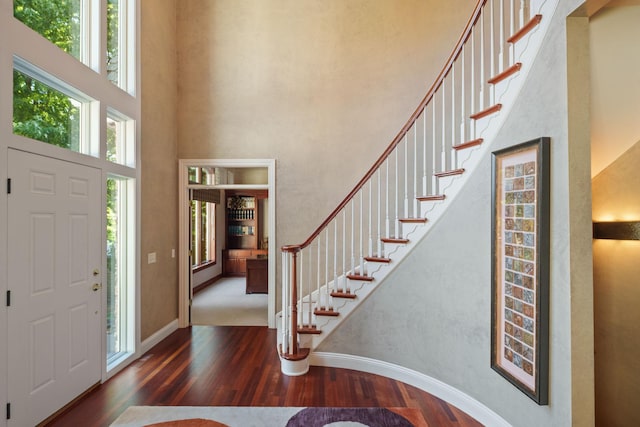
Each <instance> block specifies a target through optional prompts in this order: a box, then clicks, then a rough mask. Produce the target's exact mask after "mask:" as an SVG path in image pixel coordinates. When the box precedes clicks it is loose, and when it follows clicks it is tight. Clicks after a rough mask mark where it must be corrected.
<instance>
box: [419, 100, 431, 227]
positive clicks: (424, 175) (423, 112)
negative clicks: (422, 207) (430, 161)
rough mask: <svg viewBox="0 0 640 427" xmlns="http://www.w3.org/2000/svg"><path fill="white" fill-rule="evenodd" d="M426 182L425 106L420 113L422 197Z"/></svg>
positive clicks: (425, 193) (426, 190) (424, 193)
mask: <svg viewBox="0 0 640 427" xmlns="http://www.w3.org/2000/svg"><path fill="white" fill-rule="evenodd" d="M427 182H428V180H427V107H426V106H425V107H424V110H423V111H422V196H426V195H427V194H429V189H428V188H427ZM420 215H422V212H420Z"/></svg>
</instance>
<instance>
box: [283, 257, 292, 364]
mask: <svg viewBox="0 0 640 427" xmlns="http://www.w3.org/2000/svg"><path fill="white" fill-rule="evenodd" d="M288 257H289V253H288V252H282V283H283V286H282V353H284V354H288V353H289V306H290V304H289V287H290V286H291V283H290V282H289V263H288Z"/></svg>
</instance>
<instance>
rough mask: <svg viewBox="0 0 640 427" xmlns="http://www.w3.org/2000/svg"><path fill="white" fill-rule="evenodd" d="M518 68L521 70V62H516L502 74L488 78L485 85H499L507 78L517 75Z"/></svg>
mask: <svg viewBox="0 0 640 427" xmlns="http://www.w3.org/2000/svg"><path fill="white" fill-rule="evenodd" d="M520 68H522V62H516V63H515V64H513V65H512V66H511V67H509V68H507V69H506V70H504V71H503V72H501V73H499V74H496V75H495V76H493V77H492V78H490V79H489V80H488V81H487V83H489V84H490V85H495V84H497V83H500V82H501V81H503V80H504V79H506V78H507V77H509V76H511V75H513V74H515V73H517V72H518V71H520Z"/></svg>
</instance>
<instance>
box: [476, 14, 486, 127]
mask: <svg viewBox="0 0 640 427" xmlns="http://www.w3.org/2000/svg"><path fill="white" fill-rule="evenodd" d="M484 9H486V4H485V6H483V7H482V11H483V13H482V16H480V51H479V52H480V78H479V80H478V84H479V85H480V92H479V96H478V110H473V111H474V112H478V111H482V110H484V87H485V84H484V82H485V80H486V79H485V63H484V56H485V49H484V46H485V42H484V40H485V33H484V31H485V30H484V19H485V16H486V13H484ZM474 122H475V120H474ZM473 126H474V131H473V133H474V137H475V138H477V132H476V130H475V126H476V124H475V123H474V124H473Z"/></svg>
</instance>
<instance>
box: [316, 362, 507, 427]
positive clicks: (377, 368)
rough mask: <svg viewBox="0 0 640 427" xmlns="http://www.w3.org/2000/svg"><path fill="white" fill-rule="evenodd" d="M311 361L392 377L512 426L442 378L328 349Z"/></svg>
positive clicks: (490, 421)
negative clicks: (329, 351) (332, 351)
mask: <svg viewBox="0 0 640 427" xmlns="http://www.w3.org/2000/svg"><path fill="white" fill-rule="evenodd" d="M309 363H310V364H311V365H313V366H325V367H332V368H342V369H352V370H355V371H360V372H367V373H370V374H375V375H382V376H384V377H387V378H392V379H394V380H397V381H401V382H403V383H406V384H409V385H411V386H414V387H417V388H419V389H420V390H423V391H426V392H427V393H430V394H433V395H434V396H436V397H438V398H440V399H442V400H444V401H445V402H447V403H449V404H451V405H453V406H455V407H456V408H458V409H460V410H461V411H463V412H465V413H466V414H468V415H469V416H471V417H473V418H474V419H476V420H477V421H479V422H480V423H482V424H483V425H486V426H496V427H511V424H509V423H508V422H507V421H505V420H504V419H503V418H502V417H501V416H500V415H498V414H496V413H495V412H493V411H492V410H491V409H489V408H487V407H486V406H485V405H483V404H482V403H480V402H478V401H477V400H475V399H473V398H472V397H470V396H469V395H467V394H465V393H463V392H461V391H460V390H458V389H456V388H454V387H451V386H450V385H448V384H445V383H443V382H442V381H440V380H437V379H435V378H432V377H430V376H428V375H425V374H423V373H421V372H418V371H414V370H412V369H408V368H405V367H402V366H399V365H394V364H392V363H388V362H384V361H381V360H376V359H370V358H367V357H361V356H354V355H351V354H339V353H327V352H313V353H311V356H309Z"/></svg>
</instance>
